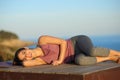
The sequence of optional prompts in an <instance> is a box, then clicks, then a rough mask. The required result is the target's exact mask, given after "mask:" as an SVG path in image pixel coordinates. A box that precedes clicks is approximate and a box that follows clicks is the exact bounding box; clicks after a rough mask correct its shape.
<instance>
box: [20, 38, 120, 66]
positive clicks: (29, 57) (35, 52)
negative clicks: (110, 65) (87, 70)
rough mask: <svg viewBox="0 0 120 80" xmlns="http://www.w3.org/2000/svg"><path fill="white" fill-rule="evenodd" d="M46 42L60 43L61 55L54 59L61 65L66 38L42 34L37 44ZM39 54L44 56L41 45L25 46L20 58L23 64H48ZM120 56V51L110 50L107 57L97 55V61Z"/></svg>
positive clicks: (114, 59) (54, 62)
mask: <svg viewBox="0 0 120 80" xmlns="http://www.w3.org/2000/svg"><path fill="white" fill-rule="evenodd" d="M45 44H57V45H60V53H59V54H60V55H59V58H58V60H56V61H53V63H52V64H53V65H60V64H62V62H63V60H64V56H65V51H66V47H67V43H66V41H65V40H63V39H60V38H56V37H52V36H41V37H40V38H39V39H38V44H37V45H45ZM39 56H44V53H43V51H42V49H41V48H40V47H36V48H34V49H29V48H25V50H22V51H21V52H20V53H19V55H18V58H19V59H20V60H22V61H23V66H26V67H27V66H36V65H42V64H47V63H46V62H45V61H43V60H42V59H41V58H40V57H39ZM119 58H120V52H119V51H115V50H110V54H109V56H107V57H99V56H98V57H96V59H97V63H99V62H102V61H106V60H112V61H117V60H118V59H119Z"/></svg>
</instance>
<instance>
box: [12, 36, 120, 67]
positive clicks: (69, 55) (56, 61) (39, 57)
mask: <svg viewBox="0 0 120 80" xmlns="http://www.w3.org/2000/svg"><path fill="white" fill-rule="evenodd" d="M119 57H120V52H118V51H115V50H111V49H107V48H100V47H94V46H93V44H92V42H91V40H90V38H89V37H88V36H85V35H78V36H74V37H72V38H70V39H68V40H63V39H60V38H56V37H53V36H47V35H44V36H41V37H40V38H39V39H38V44H37V47H36V48H34V49H29V48H20V49H18V50H17V51H16V53H15V57H14V60H13V65H23V66H36V65H43V64H53V65H60V64H62V63H71V62H74V63H75V64H79V65H92V64H96V63H99V62H103V61H107V60H112V61H115V62H117V61H118V60H119Z"/></svg>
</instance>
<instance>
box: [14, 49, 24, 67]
mask: <svg viewBox="0 0 120 80" xmlns="http://www.w3.org/2000/svg"><path fill="white" fill-rule="evenodd" d="M22 50H25V48H20V49H18V50H17V51H16V52H15V56H14V59H13V65H19V66H20V65H22V61H21V60H20V59H19V58H18V54H19V53H20V52H21V51H22Z"/></svg>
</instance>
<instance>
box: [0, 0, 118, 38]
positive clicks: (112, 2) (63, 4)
mask: <svg viewBox="0 0 120 80" xmlns="http://www.w3.org/2000/svg"><path fill="white" fill-rule="evenodd" d="M0 30H8V31H12V32H15V33H16V34H17V35H18V36H19V37H20V38H36V37H39V36H40V35H52V36H57V37H67V36H74V35H80V34H85V35H90V36H101V35H120V0H0Z"/></svg>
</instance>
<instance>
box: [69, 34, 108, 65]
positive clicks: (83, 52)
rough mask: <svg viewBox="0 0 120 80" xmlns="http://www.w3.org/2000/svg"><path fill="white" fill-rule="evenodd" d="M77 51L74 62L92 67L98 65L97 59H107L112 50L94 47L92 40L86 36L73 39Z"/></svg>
mask: <svg viewBox="0 0 120 80" xmlns="http://www.w3.org/2000/svg"><path fill="white" fill-rule="evenodd" d="M71 41H72V43H73V47H74V50H75V60H74V62H75V63H76V64H79V65H92V64H95V63H97V60H96V57H97V56H99V57H107V56H108V55H109V53H110V50H109V49H107V48H100V47H94V46H93V44H92V41H91V39H90V38H89V37H88V36H85V35H78V36H74V37H72V38H71Z"/></svg>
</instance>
